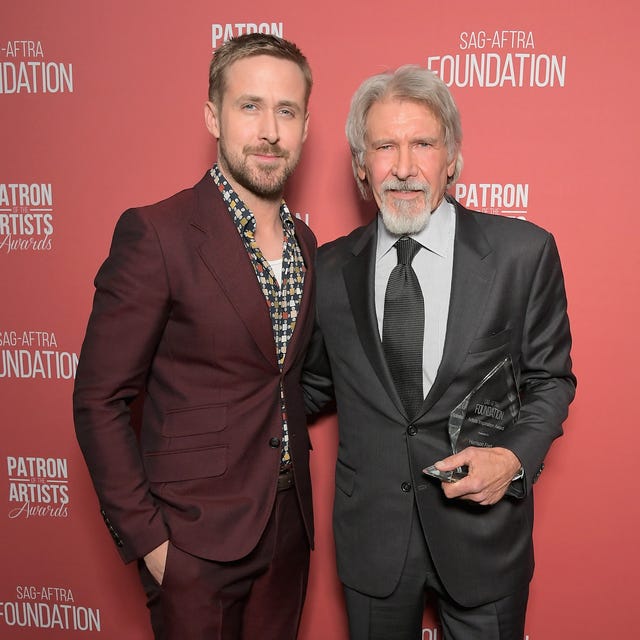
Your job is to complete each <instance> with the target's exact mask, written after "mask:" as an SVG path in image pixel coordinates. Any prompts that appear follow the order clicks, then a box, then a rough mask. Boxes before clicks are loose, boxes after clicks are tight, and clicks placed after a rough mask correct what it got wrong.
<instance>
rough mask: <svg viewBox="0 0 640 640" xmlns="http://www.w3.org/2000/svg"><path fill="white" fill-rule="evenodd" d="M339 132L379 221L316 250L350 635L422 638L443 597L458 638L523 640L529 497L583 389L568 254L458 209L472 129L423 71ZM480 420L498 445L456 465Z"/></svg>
mask: <svg viewBox="0 0 640 640" xmlns="http://www.w3.org/2000/svg"><path fill="white" fill-rule="evenodd" d="M346 131H347V137H348V140H349V144H350V147H351V153H352V158H353V169H354V174H355V177H356V181H357V183H358V186H359V188H360V190H361V192H362V194H363V195H364V196H365V197H368V196H371V195H373V198H374V200H375V202H376V204H377V206H378V215H377V216H376V219H375V220H374V221H373V222H371V223H370V224H368V225H366V226H363V227H360V228H358V229H356V230H355V231H353V232H352V233H351V234H350V235H348V236H346V237H343V238H339V239H338V240H335V241H334V242H330V243H328V244H326V245H324V246H323V247H321V249H320V250H319V253H318V260H317V270H316V274H317V312H316V330H315V333H314V337H313V339H312V342H311V347H310V351H309V354H308V358H307V362H306V365H305V374H304V375H303V386H304V388H305V396H306V403H307V408H308V410H309V411H312V412H315V411H319V410H321V409H322V408H323V407H324V406H325V405H327V404H328V403H329V402H330V401H331V400H332V399H335V401H336V406H337V412H338V423H339V449H338V460H337V465H336V494H335V505H334V532H335V541H336V550H337V561H338V570H339V575H340V578H341V580H342V582H343V584H344V589H345V595H346V603H347V609H348V615H349V628H350V635H351V638H352V640H369V639H374V638H377V639H380V640H417V639H419V638H420V637H421V621H422V616H423V610H424V604H425V595H426V594H430V595H433V596H434V597H435V600H436V604H437V609H438V612H439V616H440V622H441V624H442V628H443V633H444V637H445V638H446V639H447V640H452V639H454V640H469V639H473V640H522V637H523V635H524V620H525V611H526V605H527V599H528V590H529V581H530V580H531V577H532V573H533V547H532V526H533V497H532V486H533V483H534V482H535V481H536V480H537V479H538V476H539V475H540V472H541V470H542V468H543V460H544V458H545V456H546V454H547V451H548V449H549V447H550V445H551V443H552V441H553V440H554V438H556V437H558V436H559V435H561V433H562V422H563V421H564V419H565V418H566V416H567V410H568V405H569V403H570V402H571V400H572V399H573V395H574V392H575V378H574V376H573V374H572V372H571V359H570V355H569V352H570V347H571V336H570V332H569V322H568V318H567V313H566V297H565V291H564V284H563V277H562V270H561V266H560V260H559V257H558V253H557V250H556V245H555V242H554V240H553V237H552V236H551V234H549V233H548V232H546V231H544V230H543V229H541V228H539V227H537V226H535V225H533V224H531V223H528V222H525V221H522V220H512V219H507V218H504V217H500V216H494V215H485V214H482V213H478V212H474V211H469V210H467V209H465V208H464V207H462V206H461V205H460V204H459V203H458V202H456V201H455V200H454V199H453V198H452V197H450V196H449V195H447V194H446V190H447V187H448V185H450V184H451V183H453V182H454V181H455V180H456V178H457V177H458V175H459V173H460V170H461V167H462V157H461V154H460V145H461V140H462V131H461V126H460V118H459V115H458V110H457V108H456V106H455V103H454V101H453V99H452V97H451V95H450V94H449V91H448V89H447V87H446V86H445V85H444V83H443V82H442V81H441V80H440V79H439V78H438V77H437V76H435V75H433V74H432V73H431V72H430V71H426V70H424V69H421V68H419V67H417V66H405V67H401V68H400V69H398V70H397V71H395V72H392V73H383V74H380V75H376V76H373V77H371V78H369V79H367V80H366V81H365V82H364V83H363V84H362V85H361V86H360V88H359V89H358V90H357V91H356V93H355V95H354V97H353V100H352V104H351V110H350V113H349V116H348V120H347V126H346ZM492 373H493V375H491V374H492ZM485 380H489V381H490V382H491V385H489V384H487V383H486V382H485V384H482V383H483V381H485ZM478 388H480V391H478V392H477V393H476V394H475V396H472V397H473V398H474V401H473V402H474V403H475V404H473V405H472V407H471V411H474V407H475V409H477V408H478V407H480V413H479V416H480V417H475V418H474V416H473V414H471V413H467V414H465V413H464V408H465V406H466V405H465V402H467V403H468V402H469V397H470V395H471V394H472V392H474V390H477V389H478ZM505 403H507V404H506V405H505ZM518 407H519V413H518ZM503 409H504V410H503ZM454 410H455V411H454ZM461 411H462V417H461V413H460V412H461ZM487 416H489V417H487ZM505 416H506V418H505ZM509 416H511V419H509ZM474 420H475V422H476V423H477V424H481V425H489V426H488V428H485V429H484V431H491V430H492V428H493V431H494V432H495V433H494V434H493V439H490V438H489V437H488V436H487V435H486V433H485V434H483V435H482V434H481V435H478V434H476V435H475V439H473V438H468V440H469V441H468V442H467V443H466V444H468V445H469V446H465V447H459V449H458V452H457V453H455V454H454V453H453V445H454V444H455V439H454V438H453V437H452V436H455V435H456V433H455V432H454V431H453V430H452V427H456V426H458V427H460V425H461V422H462V427H461V431H462V432H465V430H466V429H468V428H469V426H470V425H473V421H474ZM480 431H482V429H481V430H480ZM465 433H466V432H465ZM488 444H491V445H492V446H490V447H489V446H484V445H488ZM425 469H428V473H429V474H431V475H428V473H425V472H424V470H425ZM434 475H435V476H436V477H433V476H434ZM449 480H455V481H453V482H452V481H449Z"/></svg>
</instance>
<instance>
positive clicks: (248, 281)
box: [74, 34, 316, 640]
mask: <svg viewBox="0 0 640 640" xmlns="http://www.w3.org/2000/svg"><path fill="white" fill-rule="evenodd" d="M209 85H210V86H209V100H208V102H207V103H206V105H205V122H206V126H207V128H208V130H209V132H210V133H211V135H212V136H213V137H214V138H215V140H216V141H217V147H218V161H217V163H216V164H215V165H214V166H213V168H212V169H211V170H209V171H207V172H206V174H205V176H204V177H203V178H202V180H200V182H198V183H197V184H196V185H195V186H194V187H193V188H191V189H185V190H184V191H181V192H180V193H178V194H176V195H174V196H173V197H171V198H168V199H167V200H164V201H163V202H160V203H157V204H154V205H151V206H148V207H141V208H136V209H130V210H129V211H127V212H125V213H124V214H123V215H122V217H121V218H120V220H119V222H118V224H117V226H116V229H115V232H114V237H113V244H112V246H111V251H110V254H109V257H108V258H107V260H106V261H105V263H104V264H103V265H102V267H101V269H100V271H99V272H98V275H97V277H96V294H95V298H94V304H93V311H92V313H91V317H90V319H89V326H88V328H87V334H86V338H85V341H84V344H83V347H82V353H81V356H80V363H79V366H78V371H77V379H76V386H75V392H74V415H75V425H76V432H77V437H78V441H79V443H80V446H81V448H82V451H83V453H84V455H85V458H86V461H87V465H88V467H89V471H90V474H91V477H92V480H93V483H94V485H95V488H96V492H97V494H98V497H99V500H100V506H101V511H102V515H103V517H104V519H105V522H106V524H107V527H108V528H109V531H110V533H111V535H112V537H113V539H114V541H115V543H116V545H117V547H118V550H119V552H120V554H121V556H122V558H123V560H124V561H125V562H129V561H132V560H137V561H138V565H139V569H140V575H141V578H142V582H143V585H144V588H145V590H146V593H147V598H148V607H149V609H150V611H151V622H152V626H153V629H154V632H155V637H156V638H159V639H160V638H161V639H166V640H190V639H192V638H193V639H196V638H197V639H200V638H217V639H226V640H237V639H239V638H246V639H249V638H251V639H253V638H264V639H265V640H294V638H295V637H296V634H297V629H298V624H299V621H300V614H301V611H302V606H303V602H304V598H305V592H306V584H307V576H308V570H309V551H310V546H311V545H312V543H313V516H312V504H311V486H310V478H309V465H308V463H309V448H310V445H309V437H308V434H307V430H306V418H305V413H304V408H303V400H302V391H301V388H300V385H299V380H300V371H301V368H302V364H303V360H304V354H305V351H306V346H307V343H308V341H309V337H310V334H311V328H312V321H311V319H312V316H313V300H314V277H313V264H314V259H315V248H316V243H315V238H314V236H313V234H312V233H311V231H310V230H309V229H308V228H307V227H306V225H305V224H304V223H302V222H301V221H300V220H298V219H296V218H295V217H294V216H292V215H291V213H290V212H289V210H288V208H287V206H286V204H285V202H284V200H283V199H282V195H283V190H284V186H285V183H286V181H287V178H288V177H289V176H290V175H291V173H292V171H293V170H294V168H295V166H296V164H297V162H298V159H299V157H300V153H301V151H302V145H303V142H304V140H305V138H306V135H307V126H308V117H309V113H308V101H309V93H310V91H311V71H310V69H309V65H308V63H307V61H306V59H305V57H304V56H303V55H302V53H301V52H300V51H299V49H298V48H297V47H296V46H295V45H294V44H292V43H290V42H287V41H286V40H282V39H280V38H277V37H275V36H270V35H263V34H251V35H246V36H241V37H239V38H236V39H234V40H231V41H229V42H227V43H226V44H224V45H223V46H222V47H221V48H220V49H218V51H217V52H216V54H215V56H214V58H213V61H212V63H211V68H210V83H209ZM136 398H144V406H143V410H142V424H141V428H140V433H139V442H138V440H137V438H136V433H135V432H134V428H133V424H132V421H131V403H132V402H133V401H134V400H135V399H136Z"/></svg>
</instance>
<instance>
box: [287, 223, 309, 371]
mask: <svg viewBox="0 0 640 640" xmlns="http://www.w3.org/2000/svg"><path fill="white" fill-rule="evenodd" d="M295 224H296V239H297V241H298V245H299V246H300V251H301V252H302V258H303V260H304V264H305V266H306V268H307V271H306V273H305V274H304V284H303V288H302V301H301V303H300V309H298V318H297V320H296V326H295V329H294V331H293V335H292V336H291V339H290V340H289V344H288V345H287V354H286V356H285V359H284V370H285V371H288V370H289V369H290V368H291V366H292V365H293V363H294V362H295V361H296V356H297V355H298V345H299V344H300V340H302V337H303V336H304V334H305V331H304V329H305V327H306V326H307V322H308V319H309V316H310V315H311V314H312V313H313V311H314V309H313V308H312V303H313V301H314V300H315V295H314V293H315V276H314V271H313V269H314V265H313V253H312V247H311V246H310V245H309V244H308V243H307V242H306V241H305V237H304V235H303V234H302V233H299V232H298V228H299V225H302V222H298V221H297V220H296V221H295ZM312 324H313V321H311V322H310V323H309V325H308V326H309V327H310V326H311V325H312Z"/></svg>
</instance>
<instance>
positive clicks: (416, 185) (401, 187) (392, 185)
mask: <svg viewBox="0 0 640 640" xmlns="http://www.w3.org/2000/svg"><path fill="white" fill-rule="evenodd" d="M380 186H381V188H382V191H422V193H425V194H429V193H430V192H431V189H430V188H429V185H428V184H427V183H426V182H420V181H418V180H397V179H391V180H385V182H383V183H382V184H381V185H380Z"/></svg>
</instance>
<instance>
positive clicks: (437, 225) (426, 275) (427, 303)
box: [375, 199, 456, 397]
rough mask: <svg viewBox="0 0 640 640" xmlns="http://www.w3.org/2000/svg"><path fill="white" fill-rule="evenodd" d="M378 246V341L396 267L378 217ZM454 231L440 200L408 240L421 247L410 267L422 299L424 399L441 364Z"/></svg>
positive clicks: (451, 213)
mask: <svg viewBox="0 0 640 640" xmlns="http://www.w3.org/2000/svg"><path fill="white" fill-rule="evenodd" d="M378 216H379V219H378V242H377V249H376V273H375V302H376V315H377V318H378V331H379V332H380V339H381V340H382V323H383V320H384V297H385V292H386V290H387V282H388V281H389V275H390V274H391V271H392V270H393V268H394V267H395V266H396V265H397V264H398V256H397V252H396V250H395V248H394V246H393V245H394V244H395V242H396V241H397V240H398V239H399V237H398V236H396V235H392V234H391V233H389V231H387V229H386V227H385V226H384V224H383V223H382V217H381V216H380V214H378ZM455 230H456V215H455V207H454V206H453V205H452V204H451V203H449V202H447V201H446V200H444V199H443V200H442V202H441V203H440V205H439V206H438V208H437V209H436V210H435V211H434V212H433V213H432V214H431V217H430V218H429V223H428V224H427V226H426V227H425V229H423V230H422V231H421V232H420V233H417V234H415V235H412V236H411V237H412V238H413V239H414V240H415V241H416V242H419V243H420V244H421V245H422V247H423V248H422V249H420V251H418V253H417V254H416V256H415V257H414V259H413V262H412V263H411V264H412V267H413V270H414V271H415V272H416V275H417V276H418V281H419V283H420V288H421V289H422V296H423V298H424V341H423V351H422V354H423V355H422V387H423V397H426V396H427V394H428V393H429V390H430V389H431V386H432V385H433V381H434V380H435V377H436V374H437V373H438V367H439V366H440V362H441V360H442V352H443V350H444V340H445V337H446V332H447V318H448V316H449V298H450V296H451V274H452V271H453V241H454V237H455Z"/></svg>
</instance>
